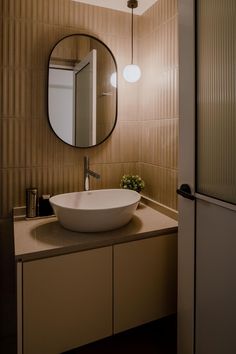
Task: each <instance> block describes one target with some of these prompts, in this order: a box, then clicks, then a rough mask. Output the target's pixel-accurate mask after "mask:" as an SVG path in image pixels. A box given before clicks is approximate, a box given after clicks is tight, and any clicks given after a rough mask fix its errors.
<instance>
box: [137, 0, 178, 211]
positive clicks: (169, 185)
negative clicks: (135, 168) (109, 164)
mask: <svg viewBox="0 0 236 354" xmlns="http://www.w3.org/2000/svg"><path fill="white" fill-rule="evenodd" d="M139 62H140V66H141V68H142V72H143V74H142V80H141V82H140V87H139V112H140V124H141V148H140V151H141V152H140V174H141V175H142V177H143V178H144V179H145V181H146V190H145V193H146V194H147V195H148V196H149V197H150V198H153V199H154V200H157V201H158V202H160V203H162V204H164V205H167V206H169V207H170V208H173V209H177V198H176V188H177V175H178V170H177V168H178V161H177V157H178V120H179V110H178V93H179V89H178V14H177V0H159V1H157V2H156V4H155V5H154V6H152V7H151V8H150V9H149V10H148V11H147V12H146V13H145V14H144V15H143V16H142V17H141V18H140V21H139Z"/></svg>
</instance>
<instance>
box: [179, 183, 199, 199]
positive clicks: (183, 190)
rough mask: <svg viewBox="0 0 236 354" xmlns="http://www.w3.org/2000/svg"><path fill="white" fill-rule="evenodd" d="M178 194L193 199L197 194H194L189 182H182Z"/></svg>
mask: <svg viewBox="0 0 236 354" xmlns="http://www.w3.org/2000/svg"><path fill="white" fill-rule="evenodd" d="M177 194H179V195H181V196H182V197H184V198H187V199H191V200H194V199H195V196H194V195H193V194H192V192H191V189H190V187H189V185H188V184H181V186H180V188H179V189H177Z"/></svg>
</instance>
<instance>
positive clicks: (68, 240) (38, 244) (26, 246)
mask: <svg viewBox="0 0 236 354" xmlns="http://www.w3.org/2000/svg"><path fill="white" fill-rule="evenodd" d="M177 226H178V223H177V221H175V220H174V219H171V218H170V217H168V216H166V215H164V214H162V213H160V212H158V211H156V210H154V209H152V208H151V207H149V206H147V205H145V204H141V203H140V205H139V207H138V209H137V210H136V211H135V214H134V216H133V218H132V220H131V221H130V222H129V223H128V224H127V225H125V226H123V227H122V228H119V229H116V230H113V231H106V232H91V233H82V232H73V231H69V230H66V229H64V228H63V227H62V226H61V225H60V224H59V222H58V220H57V218H56V217H55V216H52V217H47V218H41V219H34V220H21V221H15V222H14V242H15V257H16V260H17V261H30V260H34V259H39V258H45V257H51V256H56V255H61V254H66V253H72V252H78V251H84V250H89V249H93V248H99V247H105V246H111V245H114V244H118V243H124V242H129V241H134V240H139V239H143V238H148V237H152V236H158V235H163V234H170V233H174V232H176V231H177Z"/></svg>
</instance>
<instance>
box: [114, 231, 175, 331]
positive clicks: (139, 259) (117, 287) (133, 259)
mask: <svg viewBox="0 0 236 354" xmlns="http://www.w3.org/2000/svg"><path fill="white" fill-rule="evenodd" d="M176 274H177V237H176V234H172V235H166V236H158V237H154V238H149V239H144V240H138V241H133V242H129V243H125V244H121V245H116V246H114V332H115V333H118V332H121V331H124V330H126V329H129V328H132V327H136V326H138V325H142V324H144V323H147V322H150V321H153V320H156V319H159V318H161V317H164V316H168V315H170V314H172V313H175V312H176V297H177V294H176V277H177V276H176Z"/></svg>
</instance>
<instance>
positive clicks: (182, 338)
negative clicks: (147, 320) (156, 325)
mask: <svg viewBox="0 0 236 354" xmlns="http://www.w3.org/2000/svg"><path fill="white" fill-rule="evenodd" d="M179 77H180V78H181V80H180V81H179V117H180V119H179V142H180V143H179V181H178V184H179V186H180V185H181V184H188V185H189V186H190V188H191V192H192V194H194V193H195V140H196V139H195V92H196V90H195V1H194V0H179ZM186 166H187V167H188V168H186ZM178 203H179V204H178V205H179V231H178V344H177V347H178V354H193V353H194V346H195V338H194V334H195V323H194V321H195V201H194V200H189V199H185V198H182V197H179V198H178Z"/></svg>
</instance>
